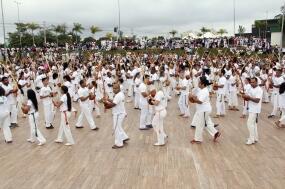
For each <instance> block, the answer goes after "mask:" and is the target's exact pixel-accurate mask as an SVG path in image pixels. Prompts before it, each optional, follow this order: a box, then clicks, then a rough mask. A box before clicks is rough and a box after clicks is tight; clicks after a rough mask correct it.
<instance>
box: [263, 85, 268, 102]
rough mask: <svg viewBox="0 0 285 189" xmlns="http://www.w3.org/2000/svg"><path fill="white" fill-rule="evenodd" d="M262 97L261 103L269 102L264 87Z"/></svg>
mask: <svg viewBox="0 0 285 189" xmlns="http://www.w3.org/2000/svg"><path fill="white" fill-rule="evenodd" d="M262 89H263V95H262V102H269V94H268V91H267V89H266V87H262Z"/></svg>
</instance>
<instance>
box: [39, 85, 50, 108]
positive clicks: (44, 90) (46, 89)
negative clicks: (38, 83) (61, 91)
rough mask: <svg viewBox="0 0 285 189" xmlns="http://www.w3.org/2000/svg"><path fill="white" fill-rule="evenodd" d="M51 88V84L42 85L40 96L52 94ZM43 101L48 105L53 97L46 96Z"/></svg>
mask: <svg viewBox="0 0 285 189" xmlns="http://www.w3.org/2000/svg"><path fill="white" fill-rule="evenodd" d="M51 92H52V91H51V88H50V87H49V86H47V87H42V88H41V90H40V96H48V95H50V94H51ZM42 102H43V105H46V104H51V103H52V99H51V97H47V98H44V99H42Z"/></svg>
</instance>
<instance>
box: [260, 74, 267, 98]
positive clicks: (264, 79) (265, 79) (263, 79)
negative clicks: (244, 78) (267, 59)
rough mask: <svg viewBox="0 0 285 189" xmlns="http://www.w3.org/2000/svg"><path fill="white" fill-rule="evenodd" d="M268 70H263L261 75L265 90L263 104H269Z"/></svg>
mask: <svg viewBox="0 0 285 189" xmlns="http://www.w3.org/2000/svg"><path fill="white" fill-rule="evenodd" d="M266 72H267V71H266V69H263V70H262V72H261V74H260V79H261V81H262V82H261V86H262V87H261V88H262V90H263V99H262V102H263V103H269V94H268V88H267V86H266V84H267V80H268V75H267V73H266Z"/></svg>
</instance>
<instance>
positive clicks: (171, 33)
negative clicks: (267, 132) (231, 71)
mask: <svg viewBox="0 0 285 189" xmlns="http://www.w3.org/2000/svg"><path fill="white" fill-rule="evenodd" d="M177 33H178V32H177V31H176V30H171V31H170V32H169V34H170V35H172V38H174V37H175V35H176V34H177Z"/></svg>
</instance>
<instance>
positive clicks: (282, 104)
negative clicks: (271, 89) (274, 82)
mask: <svg viewBox="0 0 285 189" xmlns="http://www.w3.org/2000/svg"><path fill="white" fill-rule="evenodd" d="M279 108H283V109H285V93H283V94H280V95H279Z"/></svg>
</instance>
